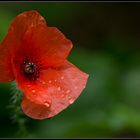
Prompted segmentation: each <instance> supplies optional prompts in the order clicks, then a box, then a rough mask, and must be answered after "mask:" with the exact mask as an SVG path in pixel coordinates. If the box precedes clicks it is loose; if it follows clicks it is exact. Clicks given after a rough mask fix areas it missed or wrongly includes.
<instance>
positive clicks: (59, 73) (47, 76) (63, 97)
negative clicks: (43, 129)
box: [20, 61, 88, 119]
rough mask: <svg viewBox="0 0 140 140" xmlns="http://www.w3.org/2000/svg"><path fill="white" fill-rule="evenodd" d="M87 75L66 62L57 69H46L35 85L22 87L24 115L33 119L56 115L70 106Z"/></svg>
mask: <svg viewBox="0 0 140 140" xmlns="http://www.w3.org/2000/svg"><path fill="white" fill-rule="evenodd" d="M87 79H88V74H86V73H84V72H82V71H81V70H79V69H78V68H77V67H75V66H74V65H73V64H71V63H70V62H68V61H66V62H65V63H64V65H63V66H61V67H58V68H57V69H46V70H45V71H43V72H42V73H41V75H40V78H39V79H38V82H37V83H36V84H31V83H30V84H29V83H26V85H24V86H23V85H22V87H20V89H22V91H23V92H24V96H25V98H24V99H23V102H22V104H21V106H22V109H23V111H24V113H25V114H26V115H28V116H30V117H31V118H34V119H45V118H50V117H53V116H54V115H56V114H58V113H59V112H61V111H62V110H64V109H65V108H67V107H68V106H69V105H70V104H72V103H73V102H74V101H75V100H76V99H77V98H78V96H79V95H80V94H81V92H82V91H83V89H84V88H85V86H86V83H87Z"/></svg>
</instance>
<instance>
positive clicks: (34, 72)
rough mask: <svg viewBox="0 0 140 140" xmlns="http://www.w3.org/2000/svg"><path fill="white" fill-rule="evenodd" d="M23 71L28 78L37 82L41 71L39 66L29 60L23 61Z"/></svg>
mask: <svg viewBox="0 0 140 140" xmlns="http://www.w3.org/2000/svg"><path fill="white" fill-rule="evenodd" d="M21 69H22V72H23V74H24V76H25V77H26V78H28V79H29V80H36V79H37V78H38V77H39V73H40V70H39V68H38V67H37V65H36V64H35V63H33V62H31V61H29V60H27V59H25V60H23V63H22V64H21Z"/></svg>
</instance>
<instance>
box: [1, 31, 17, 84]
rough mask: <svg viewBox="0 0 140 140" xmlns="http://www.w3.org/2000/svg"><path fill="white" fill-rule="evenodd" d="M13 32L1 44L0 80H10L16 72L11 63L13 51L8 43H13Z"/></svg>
mask: <svg viewBox="0 0 140 140" xmlns="http://www.w3.org/2000/svg"><path fill="white" fill-rule="evenodd" d="M12 38H13V36H12V34H11V32H9V35H7V36H6V37H5V39H4V40H3V42H2V43H1V45H0V73H1V74H0V81H1V82H10V81H13V80H14V74H13V71H12V65H11V52H10V47H9V45H8V44H12Z"/></svg>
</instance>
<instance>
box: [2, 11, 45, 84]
mask: <svg viewBox="0 0 140 140" xmlns="http://www.w3.org/2000/svg"><path fill="white" fill-rule="evenodd" d="M35 25H46V22H45V19H44V18H43V17H42V16H41V15H40V14H39V13H38V12H37V11H35V10H32V11H27V12H23V13H22V14H19V15H18V16H16V17H15V18H14V19H13V21H12V22H11V25H10V28H9V30H8V33H7V35H6V37H5V39H4V40H3V41H2V43H1V46H0V73H1V75H0V81H2V82H9V81H13V80H14V75H13V70H12V65H11V55H12V54H13V52H12V51H13V47H14V48H16V47H18V46H19V45H18V44H20V41H21V40H22V39H23V36H24V34H25V33H26V31H27V30H28V28H30V27H32V26H35Z"/></svg>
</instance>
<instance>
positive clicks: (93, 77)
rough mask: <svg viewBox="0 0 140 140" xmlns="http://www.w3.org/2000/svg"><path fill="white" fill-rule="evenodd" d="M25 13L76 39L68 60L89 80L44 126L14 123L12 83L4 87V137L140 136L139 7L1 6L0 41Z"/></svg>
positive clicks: (0, 87)
mask: <svg viewBox="0 0 140 140" xmlns="http://www.w3.org/2000/svg"><path fill="white" fill-rule="evenodd" d="M27 10H37V11H38V12H40V14H41V15H42V16H44V17H45V19H46V21H47V23H48V25H49V26H55V27H57V28H59V29H60V30H61V31H62V32H63V33H64V34H65V35H66V36H67V37H68V38H69V39H71V40H72V42H73V45H74V48H73V49H72V51H71V53H70V55H69V57H68V60H70V61H71V62H72V63H74V64H75V65H76V66H78V67H79V68H80V69H81V70H83V71H85V72H86V73H88V74H89V75H90V77H89V80H88V83H87V86H86V88H85V90H84V91H83V92H82V94H81V95H80V97H79V98H78V99H77V100H76V101H75V102H74V104H72V105H71V106H69V107H68V108H67V109H66V110H64V111H63V112H61V113H60V114H58V115H57V116H55V117H53V118H51V119H47V120H41V121H40V120H33V119H30V118H28V117H27V116H25V115H23V116H22V119H20V117H19V118H18V119H17V121H16V122H13V120H12V119H11V118H12V117H13V116H14V115H15V113H14V111H15V109H14V108H8V106H9V104H12V102H10V101H11V100H10V98H11V96H13V95H11V83H0V137H1V138H8V137H11V138H13V137H16V138H17V137H19V138H21V137H25V138H110V137H112V138H118V137H127V138H128V137H131V138H132V137H135V138H138V137H140V3H132V2H131V3H128V2H127V3H123V2H121V3H119V2H113V3H111V2H28V3H27V2H0V39H1V41H2V39H3V38H4V36H5V35H6V32H7V29H8V27H9V24H10V21H11V20H12V19H13V18H14V17H15V16H16V15H18V14H19V13H21V12H24V11H27ZM0 74H2V73H0ZM12 94H14V93H12ZM12 109H13V110H12ZM11 112H12V113H11ZM24 119H25V120H26V121H25V122H24V121H23V120H24ZM21 122H22V123H21ZM23 124H24V125H23ZM25 129H26V132H25V133H24V131H25ZM20 131H21V132H20Z"/></svg>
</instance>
